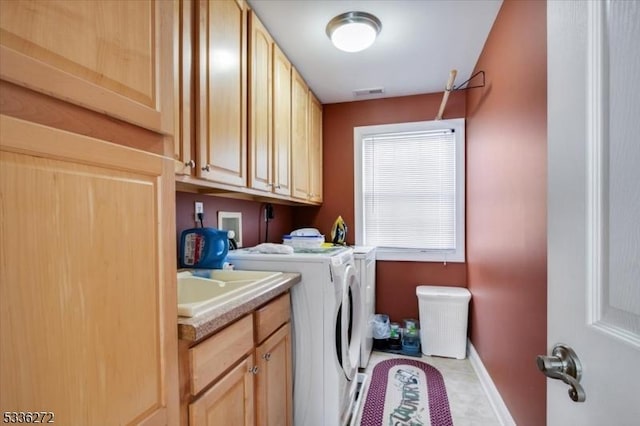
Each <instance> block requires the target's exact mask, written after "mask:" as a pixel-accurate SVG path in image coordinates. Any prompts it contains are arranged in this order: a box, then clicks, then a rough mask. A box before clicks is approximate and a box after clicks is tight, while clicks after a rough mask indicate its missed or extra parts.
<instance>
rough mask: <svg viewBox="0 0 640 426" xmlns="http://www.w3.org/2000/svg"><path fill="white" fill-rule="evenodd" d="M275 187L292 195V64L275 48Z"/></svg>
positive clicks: (277, 190)
mask: <svg viewBox="0 0 640 426" xmlns="http://www.w3.org/2000/svg"><path fill="white" fill-rule="evenodd" d="M273 174H274V179H273V184H274V192H275V193H276V194H280V195H291V62H289V59H287V57H286V56H285V55H284V53H282V51H281V50H280V48H279V47H278V45H277V44H274V45H273Z"/></svg>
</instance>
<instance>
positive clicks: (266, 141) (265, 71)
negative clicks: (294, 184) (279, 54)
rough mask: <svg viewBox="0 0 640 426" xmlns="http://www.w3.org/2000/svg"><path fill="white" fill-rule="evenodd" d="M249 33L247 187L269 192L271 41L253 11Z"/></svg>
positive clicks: (250, 17)
mask: <svg viewBox="0 0 640 426" xmlns="http://www.w3.org/2000/svg"><path fill="white" fill-rule="evenodd" d="M249 32H250V34H251V36H250V38H249V187H251V188H254V189H258V190H261V191H269V192H271V189H272V186H273V177H272V169H271V156H272V148H273V143H272V134H271V126H272V123H271V118H272V108H271V96H272V92H271V84H272V76H271V70H272V57H271V48H272V46H273V40H272V39H271V36H270V35H269V33H268V32H267V30H266V29H265V27H264V26H263V25H262V22H260V20H259V19H258V17H257V16H256V15H255V13H253V12H252V13H250V14H249Z"/></svg>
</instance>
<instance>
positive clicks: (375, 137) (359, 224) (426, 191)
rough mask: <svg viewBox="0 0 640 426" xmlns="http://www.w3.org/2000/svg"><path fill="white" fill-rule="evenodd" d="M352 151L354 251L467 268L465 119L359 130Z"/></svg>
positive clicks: (360, 128) (379, 257)
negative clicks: (374, 249) (367, 248)
mask: <svg viewBox="0 0 640 426" xmlns="http://www.w3.org/2000/svg"><path fill="white" fill-rule="evenodd" d="M354 146H355V167H354V169H355V186H356V188H355V209H356V224H355V225H356V226H355V227H356V244H358V245H368V246H377V247H378V251H377V253H378V254H377V258H378V259H380V260H409V261H450V262H464V260H465V248H464V241H465V229H464V217H465V215H464V179H465V174H464V164H465V160H464V147H465V142H464V119H462V118H460V119H454V120H440V121H423V122H414V123H400V124H389V125H379V126H365V127H356V128H355V129H354Z"/></svg>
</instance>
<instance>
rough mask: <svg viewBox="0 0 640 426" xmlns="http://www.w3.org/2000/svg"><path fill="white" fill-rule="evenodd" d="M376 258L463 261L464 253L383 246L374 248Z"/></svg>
mask: <svg viewBox="0 0 640 426" xmlns="http://www.w3.org/2000/svg"><path fill="white" fill-rule="evenodd" d="M376 260H383V261H384V260H388V261H395V262H452V263H464V262H465V256H464V253H456V252H454V251H447V252H444V251H434V250H419V249H400V248H384V247H378V248H377V249H376Z"/></svg>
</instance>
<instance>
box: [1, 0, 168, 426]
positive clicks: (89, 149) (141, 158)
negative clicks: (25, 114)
mask: <svg viewBox="0 0 640 426" xmlns="http://www.w3.org/2000/svg"><path fill="white" fill-rule="evenodd" d="M3 3H4V2H3ZM173 178H174V175H173V163H172V160H171V159H170V158H166V157H162V156H159V155H155V154H150V153H146V152H143V151H140V150H137V149H132V148H128V147H124V146H121V145H115V144H112V143H109V142H104V141H102V140H99V139H94V138H89V137H86V136H81V135H78V134H74V133H70V132H67V131H63V130H58V129H54V128H51V127H46V126H42V125H38V124H34V123H31V122H28V121H23V120H18V119H16V118H11V117H7V116H4V115H0V199H1V200H2V208H1V209H0V222H1V223H2V227H1V229H0V233H1V235H0V245H1V246H0V247H1V249H0V252H1V253H2V264H1V266H0V294H1V295H2V296H1V297H0V359H1V360H2V362H1V363H0V411H3V412H7V411H35V410H37V411H41V410H44V411H51V412H53V413H55V423H59V424H78V425H80V424H82V425H93V424H141V423H144V424H154V425H161V424H162V425H166V424H177V421H178V372H177V365H178V364H177V334H176V316H177V312H176V311H177V309H176V267H175V236H174V235H175V213H174V212H175V206H174V200H175V193H174V181H173Z"/></svg>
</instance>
